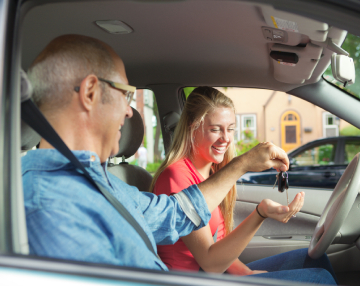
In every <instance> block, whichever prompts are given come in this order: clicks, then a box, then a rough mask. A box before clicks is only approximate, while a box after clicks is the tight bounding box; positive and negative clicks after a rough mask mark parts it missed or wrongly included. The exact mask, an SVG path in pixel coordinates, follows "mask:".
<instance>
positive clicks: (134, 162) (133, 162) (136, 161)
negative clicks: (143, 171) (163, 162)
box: [129, 159, 138, 166]
mask: <svg viewBox="0 0 360 286" xmlns="http://www.w3.org/2000/svg"><path fill="white" fill-rule="evenodd" d="M129 164H130V165H136V166H138V160H137V159H135V160H133V161H131V162H129Z"/></svg>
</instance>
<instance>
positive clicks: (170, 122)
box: [163, 111, 180, 132]
mask: <svg viewBox="0 0 360 286" xmlns="http://www.w3.org/2000/svg"><path fill="white" fill-rule="evenodd" d="M179 120H180V114H178V113H176V112H174V111H171V112H169V113H167V114H165V115H164V117H163V121H164V126H165V130H166V132H174V129H175V127H176V125H177V124H178V122H179Z"/></svg>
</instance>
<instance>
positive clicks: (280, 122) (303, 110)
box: [184, 87, 360, 188]
mask: <svg viewBox="0 0 360 286" xmlns="http://www.w3.org/2000/svg"><path fill="white" fill-rule="evenodd" d="M215 88H217V89H218V90H219V91H221V92H222V93H224V94H225V95H226V96H228V97H229V98H231V99H232V101H233V104H234V108H235V120H236V128H235V133H234V143H235V149H236V154H237V155H241V154H244V153H245V152H247V151H249V150H250V149H251V148H253V147H254V146H256V145H257V144H258V143H259V142H264V141H268V142H272V143H274V144H275V145H277V146H279V147H281V148H282V149H283V150H284V151H285V152H287V153H288V155H289V158H290V160H291V162H290V164H291V168H290V170H289V172H288V173H289V183H290V185H291V186H298V187H310V188H334V187H335V185H336V183H337V181H338V179H339V178H340V175H341V172H342V171H343V170H342V168H343V169H345V167H346V166H341V165H344V163H345V164H348V163H349V162H350V161H351V159H352V158H353V157H354V156H355V154H356V153H357V152H360V144H357V142H353V141H354V139H353V138H354V136H360V130H359V129H357V128H355V127H354V126H352V125H351V124H349V123H348V122H346V121H345V120H343V119H341V118H339V117H337V116H336V115H334V114H331V113H329V112H328V111H327V110H324V109H323V108H321V107H318V106H316V105H314V104H312V103H310V102H307V101H305V100H303V99H301V98H298V97H296V96H292V95H290V94H286V93H285V92H281V91H274V90H266V89H255V88H234V87H227V88H225V87H215ZM193 89H194V88H193V87H188V88H185V89H184V93H185V94H186V95H187V96H188V95H189V94H190V93H191V91H192V90H193ZM338 136H343V137H344V140H348V143H347V145H346V147H345V149H344V150H337V142H338V140H337V139H336V138H334V139H330V138H329V139H325V140H324V138H328V137H338ZM345 137H346V138H345ZM350 137H351V138H350ZM359 141H360V140H359ZM305 144H309V145H307V146H309V147H308V148H307V149H306V150H305V149H304V148H303V147H302V146H303V145H305ZM302 150H304V151H302ZM340 151H341V152H344V151H345V154H343V153H341V152H340ZM292 154H296V155H292ZM335 155H337V156H335ZM343 155H344V156H343ZM343 158H344V159H343ZM342 161H344V163H343V162H342ZM310 169H311V171H309V170H310ZM329 172H330V173H331V174H335V176H333V177H331V179H329V178H328V174H329ZM275 175H276V171H275V170H274V169H270V170H266V171H264V172H256V173H252V172H248V173H246V174H244V175H243V176H242V177H241V178H239V180H238V182H239V183H240V182H242V183H244V184H263V185H270V184H271V185H273V184H274V182H275ZM304 178H306V180H304Z"/></svg>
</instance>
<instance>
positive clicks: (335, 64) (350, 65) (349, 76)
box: [331, 54, 355, 87]
mask: <svg viewBox="0 0 360 286" xmlns="http://www.w3.org/2000/svg"><path fill="white" fill-rule="evenodd" d="M331 68H332V74H333V76H334V78H335V79H336V80H338V81H339V82H342V83H343V84H344V87H345V86H346V85H347V84H353V83H355V65H354V61H353V59H352V58H350V57H348V56H345V55H337V54H333V55H332V57H331Z"/></svg>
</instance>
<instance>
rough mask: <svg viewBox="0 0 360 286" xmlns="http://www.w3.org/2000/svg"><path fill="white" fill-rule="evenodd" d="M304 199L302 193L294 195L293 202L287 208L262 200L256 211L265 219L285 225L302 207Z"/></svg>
mask: <svg viewBox="0 0 360 286" xmlns="http://www.w3.org/2000/svg"><path fill="white" fill-rule="evenodd" d="M304 197H305V193H304V192H300V193H298V194H296V196H295V198H294V200H293V201H292V202H291V203H290V204H289V206H283V205H281V204H279V203H277V202H274V201H272V200H270V199H264V200H262V201H261V203H260V204H259V207H258V210H259V212H260V214H261V215H263V216H265V217H269V218H272V219H275V220H277V221H280V222H283V223H287V222H288V221H289V219H290V218H291V217H292V216H293V215H295V214H296V213H297V212H299V211H300V210H301V208H302V206H303V205H304Z"/></svg>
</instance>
